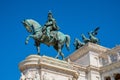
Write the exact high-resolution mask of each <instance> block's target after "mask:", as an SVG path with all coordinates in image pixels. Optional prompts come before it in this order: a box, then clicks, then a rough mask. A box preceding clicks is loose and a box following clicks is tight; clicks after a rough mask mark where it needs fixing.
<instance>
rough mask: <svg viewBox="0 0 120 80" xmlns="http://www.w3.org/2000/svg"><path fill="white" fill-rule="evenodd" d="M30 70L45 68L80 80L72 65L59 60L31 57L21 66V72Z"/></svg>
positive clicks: (37, 56)
mask: <svg viewBox="0 0 120 80" xmlns="http://www.w3.org/2000/svg"><path fill="white" fill-rule="evenodd" d="M29 68H38V69H42V68H44V69H48V70H52V71H57V72H61V73H65V74H69V75H72V76H73V77H75V78H78V73H77V71H75V70H74V69H73V67H72V65H70V64H69V63H68V62H66V61H63V60H58V59H55V58H52V57H47V56H39V55H30V56H28V57H27V58H26V59H25V60H23V61H22V62H20V64H19V69H20V70H21V72H22V71H24V70H26V69H29Z"/></svg>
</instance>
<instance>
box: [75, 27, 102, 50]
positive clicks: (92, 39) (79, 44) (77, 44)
mask: <svg viewBox="0 0 120 80" xmlns="http://www.w3.org/2000/svg"><path fill="white" fill-rule="evenodd" d="M99 29H100V28H99V27H96V28H95V29H94V30H93V31H90V32H88V35H89V38H87V37H86V36H85V35H84V34H81V37H82V40H83V42H81V41H80V40H79V39H77V38H76V39H75V40H74V44H73V45H74V46H75V49H76V50H77V49H79V48H80V47H82V46H84V45H85V44H87V43H88V42H92V43H95V44H99V39H98V38H97V37H96V35H97V34H98V30H99Z"/></svg>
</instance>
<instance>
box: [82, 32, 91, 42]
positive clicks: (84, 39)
mask: <svg viewBox="0 0 120 80" xmlns="http://www.w3.org/2000/svg"><path fill="white" fill-rule="evenodd" d="M81 36H82V40H83V42H84V43H85V44H86V43H88V42H90V39H88V38H87V37H86V36H85V35H84V34H81Z"/></svg>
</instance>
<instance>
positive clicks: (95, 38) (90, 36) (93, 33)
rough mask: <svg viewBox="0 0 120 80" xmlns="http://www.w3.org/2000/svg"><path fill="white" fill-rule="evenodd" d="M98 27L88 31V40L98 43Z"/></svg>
mask: <svg viewBox="0 0 120 80" xmlns="http://www.w3.org/2000/svg"><path fill="white" fill-rule="evenodd" d="M99 29H100V28H99V27H97V28H95V29H94V30H93V31H90V32H88V35H89V38H90V42H92V43H95V44H99V39H98V38H97V37H96V35H97V34H98V30H99Z"/></svg>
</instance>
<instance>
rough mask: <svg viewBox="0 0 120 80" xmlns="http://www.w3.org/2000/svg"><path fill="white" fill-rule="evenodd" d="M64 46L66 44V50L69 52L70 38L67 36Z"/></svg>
mask: <svg viewBox="0 0 120 80" xmlns="http://www.w3.org/2000/svg"><path fill="white" fill-rule="evenodd" d="M65 44H66V48H67V50H68V51H69V50H70V48H69V46H70V36H69V35H66V40H65Z"/></svg>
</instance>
